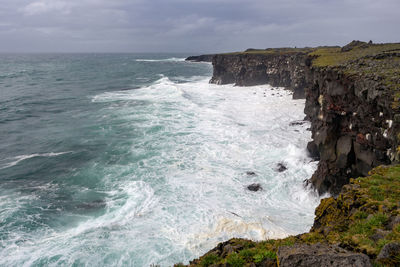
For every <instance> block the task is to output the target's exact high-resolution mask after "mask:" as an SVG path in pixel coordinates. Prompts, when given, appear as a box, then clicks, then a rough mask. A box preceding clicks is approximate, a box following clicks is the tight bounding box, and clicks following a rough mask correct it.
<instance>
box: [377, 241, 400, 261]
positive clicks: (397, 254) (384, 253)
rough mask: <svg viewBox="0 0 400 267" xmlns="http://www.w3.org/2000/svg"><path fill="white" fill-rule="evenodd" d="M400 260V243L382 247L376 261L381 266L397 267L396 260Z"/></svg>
mask: <svg viewBox="0 0 400 267" xmlns="http://www.w3.org/2000/svg"><path fill="white" fill-rule="evenodd" d="M399 259H400V243H399V242H392V243H389V244H386V245H385V246H383V248H382V250H381V252H380V253H379V255H378V257H376V260H377V261H378V262H380V263H382V264H387V265H389V266H398V265H396V264H398V260H399Z"/></svg>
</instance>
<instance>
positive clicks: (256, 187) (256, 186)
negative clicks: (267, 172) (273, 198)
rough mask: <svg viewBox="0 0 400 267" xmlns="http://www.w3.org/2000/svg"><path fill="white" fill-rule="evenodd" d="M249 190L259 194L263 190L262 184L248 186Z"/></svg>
mask: <svg viewBox="0 0 400 267" xmlns="http://www.w3.org/2000/svg"><path fill="white" fill-rule="evenodd" d="M247 189H249V190H250V191H253V192H257V191H259V190H262V187H261V185H260V184H256V183H254V184H251V185H248V186H247Z"/></svg>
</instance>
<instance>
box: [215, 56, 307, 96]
mask: <svg viewBox="0 0 400 267" xmlns="http://www.w3.org/2000/svg"><path fill="white" fill-rule="evenodd" d="M306 59H307V53H306V52H291V53H272V52H265V53H261V54H256V53H242V54H240V53H239V54H221V55H216V56H215V57H214V58H213V61H212V63H213V66H214V71H213V77H212V79H211V81H210V82H211V83H216V84H229V83H234V84H236V85H239V86H252V85H259V84H266V83H268V84H270V85H272V86H280V87H286V88H288V89H290V90H292V91H293V97H294V98H304V92H305V90H304V89H305V87H306V84H307V83H306V75H305V70H306V68H305V67H306V62H307V61H306Z"/></svg>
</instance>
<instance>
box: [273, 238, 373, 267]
mask: <svg viewBox="0 0 400 267" xmlns="http://www.w3.org/2000/svg"><path fill="white" fill-rule="evenodd" d="M278 262H279V266H280V267H286V266H287V267H289V266H290V267H292V266H299V267H300V266H304V267H306V266H307V267H308V266H354V267H356V266H357V267H358V266H359V267H369V266H372V265H371V262H370V260H369V258H368V256H367V255H365V254H362V253H354V252H351V251H348V250H345V249H342V248H340V247H338V246H333V245H327V244H321V243H317V244H313V245H308V244H295V245H293V246H283V247H280V248H279V250H278Z"/></svg>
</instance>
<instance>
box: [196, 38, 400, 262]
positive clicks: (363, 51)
mask: <svg viewBox="0 0 400 267" xmlns="http://www.w3.org/2000/svg"><path fill="white" fill-rule="evenodd" d="M397 50H399V51H400V44H371V43H368V44H367V43H364V42H359V41H353V42H352V43H350V44H348V45H346V46H344V47H343V48H339V47H318V48H306V49H287V48H284V49H266V50H251V51H245V52H238V53H227V54H217V55H214V56H213V59H212V62H213V67H214V72H213V78H212V79H211V81H210V82H211V83H216V84H227V83H235V84H236V85H244V86H249V85H256V84H265V83H269V84H271V85H272V86H282V87H286V88H288V89H290V90H292V91H293V92H294V97H295V98H306V107H305V114H306V119H308V120H310V121H311V124H312V126H311V130H312V137H313V141H312V142H310V143H309V144H308V146H307V148H308V151H309V152H310V155H311V156H313V157H316V158H319V159H320V162H319V164H318V169H317V170H316V172H315V173H314V175H313V176H312V177H311V178H310V179H308V180H307V181H306V183H305V185H310V186H312V187H313V188H314V189H315V190H317V192H318V193H319V194H320V195H321V194H323V193H325V192H329V193H331V194H332V195H333V197H329V198H326V199H323V200H322V201H321V204H320V205H319V206H318V207H317V209H316V211H315V214H316V218H315V220H314V225H313V227H312V229H311V230H310V232H309V233H305V234H301V235H298V236H294V237H293V236H292V237H288V238H285V239H282V240H269V241H263V242H252V241H248V240H242V239H231V240H229V241H227V242H224V243H220V244H219V245H218V246H217V247H216V248H214V249H213V250H211V251H210V252H208V253H206V254H205V255H204V256H202V257H200V258H199V259H197V260H193V261H191V262H190V266H198V265H200V266H276V265H279V266H294V265H295V266H307V265H310V264H312V265H326V266H335V265H343V266H346V265H351V264H352V262H353V263H354V264H355V265H352V266H371V262H372V263H373V264H375V265H377V264H378V265H379V264H386V265H387V266H394V265H396V264H400V262H399V261H400V257H399V255H398V253H399V251H400V243H399V241H400V233H399V232H400V211H399V205H400V204H399V203H400V199H399V198H400V197H399V196H400V194H399V193H400V187H399V182H400V167H399V165H397V166H396V164H398V163H399V158H400V149H399V148H400V146H399V145H400V144H399V143H400V134H399V132H400V114H399V105H398V101H399V100H400V99H399V97H398V91H397V90H398V89H399V86H398V84H400V80H399V74H397V72H396V70H398V69H399V66H398V64H399V60H397V58H398V57H400V53H397V52H392V51H397ZM371 69H376V70H377V71H376V72H374V73H371V72H370V70H371ZM393 71H394V73H396V74H395V75H394V76H393V75H392V76H388V75H391V73H393ZM399 96H400V94H399ZM361 107H362V108H361ZM360 108H361V109H360ZM363 110H366V111H363ZM370 114H373V115H372V116H373V117H372V119H371V118H368V117H369V116H371V115H370ZM367 118H368V119H367ZM377 126H378V127H377ZM382 140H385V141H384V142H382ZM379 165H390V166H387V167H377V166H379ZM367 175H369V176H368V177H366V178H357V179H351V178H352V177H361V176H367ZM370 181H373V183H372V184H371V183H370ZM365 188H366V189H365ZM374 190H377V191H378V192H380V195H379V194H378V195H377V194H376V193H374V192H373V191H374ZM382 196H384V197H383V198H382ZM387 199H390V200H391V201H392V202H394V203H395V204H393V205H392V204H391V205H390V207H389V208H388V207H387V206H388V203H387ZM396 201H397V203H396ZM360 203H361V204H360ZM371 203H374V204H372V205H374V206H375V208H371V207H370V206H371ZM344 204H345V205H344ZM381 206H382V207H383V208H381ZM360 227H361V229H359V228H360ZM354 236H357V237H358V238H357V239H356V240H354ZM315 255H317V256H315ZM396 255H398V256H396ZM329 262H330V263H329Z"/></svg>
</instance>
